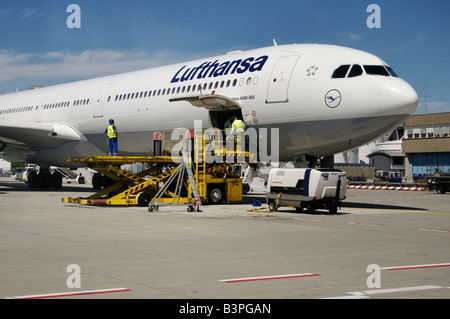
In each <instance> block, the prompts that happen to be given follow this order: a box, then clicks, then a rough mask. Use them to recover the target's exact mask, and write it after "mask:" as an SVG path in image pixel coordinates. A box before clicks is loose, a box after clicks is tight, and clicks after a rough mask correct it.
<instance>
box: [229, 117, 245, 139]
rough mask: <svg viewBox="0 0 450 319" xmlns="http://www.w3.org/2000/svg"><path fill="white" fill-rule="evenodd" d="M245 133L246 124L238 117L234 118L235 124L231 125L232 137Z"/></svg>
mask: <svg viewBox="0 0 450 319" xmlns="http://www.w3.org/2000/svg"><path fill="white" fill-rule="evenodd" d="M244 131H245V124H244V122H242V121H241V120H238V119H237V117H236V116H233V124H232V125H231V131H230V136H233V135H237V136H239V135H241V134H242V133H244Z"/></svg>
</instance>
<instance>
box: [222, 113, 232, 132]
mask: <svg viewBox="0 0 450 319" xmlns="http://www.w3.org/2000/svg"><path fill="white" fill-rule="evenodd" d="M233 120H234V118H233V116H229V117H228V120H227V121H226V122H225V124H224V128H223V129H224V131H225V136H228V134H230V131H231V126H232V125H233Z"/></svg>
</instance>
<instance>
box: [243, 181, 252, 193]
mask: <svg viewBox="0 0 450 319" xmlns="http://www.w3.org/2000/svg"><path fill="white" fill-rule="evenodd" d="M249 191H250V185H248V184H247V183H245V184H242V194H244V195H247V194H248V192H249Z"/></svg>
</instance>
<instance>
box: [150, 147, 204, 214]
mask: <svg viewBox="0 0 450 319" xmlns="http://www.w3.org/2000/svg"><path fill="white" fill-rule="evenodd" d="M182 153H183V154H182V155H183V161H182V162H181V163H180V164H179V165H178V167H177V168H176V169H175V171H174V172H173V173H172V174H171V176H170V177H169V179H168V180H167V181H166V182H165V183H164V185H163V187H161V189H160V190H159V191H158V192H157V193H156V195H155V196H154V197H153V199H152V200H151V201H150V203H149V205H148V211H149V212H153V211H157V210H158V209H159V206H162V205H167V206H169V205H170V206H184V205H187V206H188V207H187V211H188V212H193V211H195V210H197V212H201V210H200V206H201V205H202V202H201V200H200V195H199V192H198V189H197V183H196V180H195V177H194V173H193V171H192V166H191V159H190V156H189V155H188V152H187V151H185V150H184V149H183V151H182ZM185 172H186V173H187V177H188V179H189V186H188V185H186V183H185V181H184V176H185ZM175 179H176V186H175V192H174V196H173V199H172V203H167V202H164V203H160V202H159V200H160V198H161V196H163V194H164V193H165V192H166V191H167V190H168V188H169V186H170V185H172V183H173V182H174V181H175ZM183 186H185V187H186V189H187V190H188V191H189V187H190V189H191V195H192V197H193V198H191V200H193V202H190V203H187V204H183V203H180V198H181V190H182V188H183Z"/></svg>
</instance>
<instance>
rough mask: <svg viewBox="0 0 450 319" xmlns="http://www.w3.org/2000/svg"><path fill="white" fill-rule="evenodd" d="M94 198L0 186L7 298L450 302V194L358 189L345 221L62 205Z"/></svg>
mask: <svg viewBox="0 0 450 319" xmlns="http://www.w3.org/2000/svg"><path fill="white" fill-rule="evenodd" d="M92 193H93V191H92V189H91V188H90V187H89V186H88V185H74V184H64V185H63V188H62V189H61V190H58V191H51V190H44V191H39V190H30V189H28V187H27V185H26V184H24V183H23V182H16V181H14V180H13V179H12V178H1V179H0V298H12V297H16V298H23V297H26V296H31V297H34V298H46V299H55V298H57V299H61V298H70V299H94V298H95V299H98V298H102V299H183V300H184V299H186V300H193V299H200V300H201V299H230V298H231V299H241V298H243V299H251V300H268V299H318V298H319V299H320V298H365V299H447V298H449V297H450V245H449V244H450V205H449V204H450V194H444V195H439V194H437V193H435V192H428V191H384V190H347V199H346V200H345V201H344V204H343V207H342V208H341V209H340V210H339V211H338V214H335V215H332V214H329V213H328V212H326V211H317V212H316V213H314V214H307V213H306V212H304V213H297V212H296V211H295V210H294V209H292V208H289V207H281V208H279V210H278V211H277V212H273V213H271V212H268V211H267V209H264V208H265V207H264V206H265V205H264V202H265V200H264V196H263V195H261V194H249V195H246V196H244V201H243V202H242V203H239V204H230V205H227V204H219V205H205V206H202V212H194V213H189V212H187V211H186V208H185V207H160V209H159V210H158V211H157V212H152V213H150V212H148V210H147V209H146V208H142V207H114V206H109V207H106V206H87V205H79V204H67V203H62V202H61V198H63V197H69V196H70V197H77V196H81V197H87V196H89V195H90V194H92ZM254 199H259V200H262V202H263V207H262V208H263V210H260V211H249V210H252V209H254V208H255V207H253V206H252V205H251V203H252V201H253V200H254ZM118 288H123V289H118ZM109 289H113V290H112V291H111V290H109ZM69 294H72V295H69Z"/></svg>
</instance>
